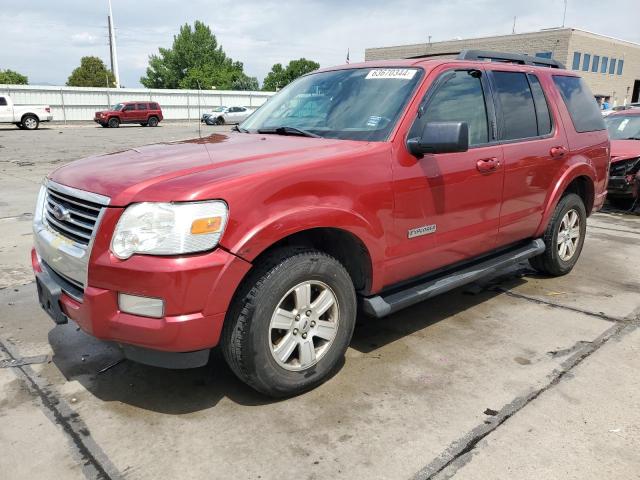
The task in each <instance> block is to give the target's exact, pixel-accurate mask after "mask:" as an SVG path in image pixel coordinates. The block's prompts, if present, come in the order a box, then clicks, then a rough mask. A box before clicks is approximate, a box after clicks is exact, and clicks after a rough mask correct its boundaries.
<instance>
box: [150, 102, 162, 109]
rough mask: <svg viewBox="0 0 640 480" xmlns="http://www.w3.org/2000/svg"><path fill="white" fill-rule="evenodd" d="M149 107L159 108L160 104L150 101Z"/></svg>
mask: <svg viewBox="0 0 640 480" xmlns="http://www.w3.org/2000/svg"><path fill="white" fill-rule="evenodd" d="M149 109H150V110H160V105H158V104H157V103H150V104H149Z"/></svg>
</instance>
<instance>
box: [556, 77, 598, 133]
mask: <svg viewBox="0 0 640 480" xmlns="http://www.w3.org/2000/svg"><path fill="white" fill-rule="evenodd" d="M553 81H554V83H555V84H556V87H558V90H560V95H561V96H562V99H563V100H564V103H565V105H566V106H567V110H569V115H571V121H572V122H573V126H574V127H575V129H576V132H578V133H582V132H593V131H596V130H604V128H605V126H604V121H603V120H602V114H601V113H600V110H599V109H598V104H597V102H596V99H595V97H594V96H593V94H592V93H591V90H589V87H587V84H586V83H585V82H584V80H583V79H582V78H580V77H567V76H562V75H554V76H553Z"/></svg>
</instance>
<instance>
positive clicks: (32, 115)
mask: <svg viewBox="0 0 640 480" xmlns="http://www.w3.org/2000/svg"><path fill="white" fill-rule="evenodd" d="M25 117H36V119H37V120H38V122H40V117H39V116H38V114H37V113H33V112H25V113H23V114H22V116H21V117H20V122H21V123H22V122H23V121H24V119H25Z"/></svg>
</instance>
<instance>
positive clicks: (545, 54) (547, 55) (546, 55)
mask: <svg viewBox="0 0 640 480" xmlns="http://www.w3.org/2000/svg"><path fill="white" fill-rule="evenodd" d="M552 53H553V52H538V53H536V57H538V58H551V54H552Z"/></svg>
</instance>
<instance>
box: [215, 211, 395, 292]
mask: <svg viewBox="0 0 640 480" xmlns="http://www.w3.org/2000/svg"><path fill="white" fill-rule="evenodd" d="M375 220H376V221H375V223H374V222H370V221H369V220H367V219H366V218H365V217H363V216H362V215H360V214H358V213H356V212H354V211H351V210H346V209H343V208H339V207H326V206H318V207H303V208H296V209H292V210H287V211H284V212H282V213H281V214H280V215H278V216H276V217H269V218H268V219H267V220H265V221H264V222H262V223H260V224H258V225H256V226H254V227H253V228H252V229H250V230H249V231H247V232H245V233H244V234H243V235H242V236H241V237H240V238H239V240H237V241H235V242H233V243H225V241H224V236H223V240H222V242H221V245H222V246H223V247H224V248H226V249H227V250H229V252H231V253H233V254H234V255H237V256H238V257H240V258H242V259H243V260H246V261H248V262H253V261H254V260H255V259H256V258H257V257H258V256H259V255H260V254H261V253H263V252H264V251H265V250H267V249H268V248H269V247H271V246H273V245H274V244H276V243H277V242H279V241H281V240H283V239H284V238H287V237H289V236H291V235H294V234H296V233H301V232H304V231H308V230H313V229H317V228H332V229H335V230H342V231H344V232H347V233H350V234H351V235H353V236H354V237H355V238H356V239H357V240H359V241H360V242H361V243H362V244H363V245H364V247H365V248H366V250H367V253H368V255H369V258H370V259H371V271H372V277H373V278H372V279H371V284H372V286H375V285H376V283H377V282H376V279H378V281H379V280H381V279H382V275H381V274H380V273H376V272H381V271H382V268H383V263H384V260H383V259H384V248H385V247H384V239H385V230H384V228H383V226H382V223H381V222H380V221H379V220H378V218H377V217H376V219H375Z"/></svg>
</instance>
